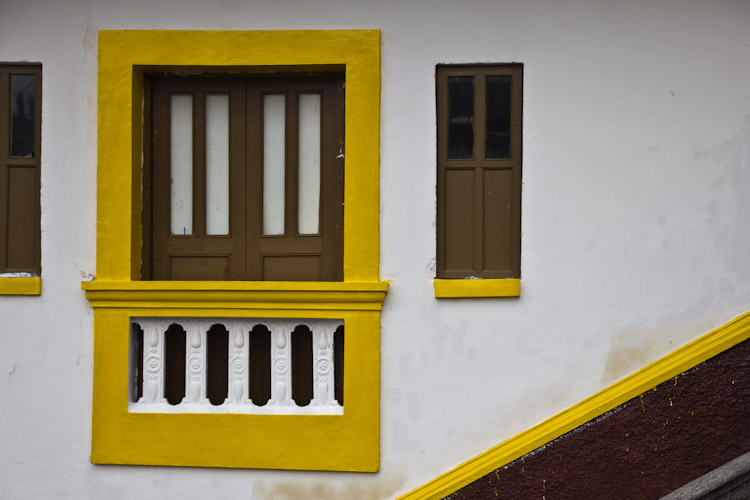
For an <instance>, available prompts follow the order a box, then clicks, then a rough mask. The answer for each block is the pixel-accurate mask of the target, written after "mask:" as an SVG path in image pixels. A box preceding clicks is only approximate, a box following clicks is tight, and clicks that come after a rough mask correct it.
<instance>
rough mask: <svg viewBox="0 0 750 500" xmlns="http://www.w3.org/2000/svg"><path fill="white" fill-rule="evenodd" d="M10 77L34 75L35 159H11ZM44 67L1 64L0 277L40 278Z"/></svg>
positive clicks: (16, 157)
mask: <svg viewBox="0 0 750 500" xmlns="http://www.w3.org/2000/svg"><path fill="white" fill-rule="evenodd" d="M11 75H33V76H34V77H35V84H34V126H33V134H34V140H33V156H31V157H29V156H11V152H12V151H11V128H12V125H11V109H12V106H11V102H10V100H11V95H10V91H11ZM41 150H42V66H41V64H25V63H0V273H2V274H6V273H8V274H11V273H13V274H15V273H25V274H24V275H31V276H40V275H41V271H42V269H41V236H40V235H41V230H40V199H39V192H40V166H41Z"/></svg>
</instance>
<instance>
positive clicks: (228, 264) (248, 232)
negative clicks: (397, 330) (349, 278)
mask: <svg viewBox="0 0 750 500" xmlns="http://www.w3.org/2000/svg"><path fill="white" fill-rule="evenodd" d="M144 88H145V89H146V90H145V92H146V94H145V95H146V97H147V99H146V110H147V111H146V114H147V116H148V119H147V120H145V121H146V122H147V126H144V128H145V129H147V130H149V129H150V131H151V136H150V137H147V138H146V140H144V144H148V146H144V151H145V152H150V155H147V156H146V157H145V158H146V159H147V162H146V165H145V167H144V177H145V178H147V179H148V182H144V197H145V198H147V200H146V201H145V202H144V214H143V228H144V245H143V262H144V269H143V271H142V276H143V277H144V279H172V280H297V281H300V280H302V281H318V280H325V281H340V280H342V279H343V235H342V233H343V154H339V152H341V153H343V131H344V124H343V103H344V93H343V85H342V77H341V76H339V75H315V76H297V77H290V76H283V77H277V78H272V77H269V76H267V75H253V74H248V75H233V76H227V75H223V76H218V75H214V76H210V75H206V76H203V77H191V78H180V77H156V76H153V77H149V78H147V84H146V85H145V86H144ZM180 94H181V95H190V96H192V98H193V231H192V234H189V235H173V234H171V228H170V207H171V202H170V188H171V178H170V150H169V148H170V137H171V133H170V109H169V106H170V97H171V96H172V95H180ZM214 94H222V95H227V96H228V97H229V110H230V116H229V120H230V126H229V136H230V137H229V156H230V158H229V170H230V174H229V175H230V180H229V186H230V195H229V197H230V203H229V211H230V215H229V219H230V231H229V234H228V235H207V234H206V196H205V192H206V174H205V156H206V143H205V135H206V113H205V101H206V96H207V95H214ZM268 94H281V95H284V96H285V99H286V132H285V134H286V142H285V144H286V149H285V162H286V166H285V190H286V192H285V207H284V212H285V224H284V226H285V230H284V234H282V235H272V236H266V235H263V232H262V220H263V213H262V210H263V141H262V137H263V96H264V95H268ZM302 94H319V95H320V96H321V151H320V154H321V163H320V168H321V185H320V200H321V201H320V220H319V228H320V230H319V233H318V234H314V235H306V234H305V235H301V234H298V230H297V225H298V221H297V202H298V193H299V186H298V184H299V182H298V177H299V176H298V156H299V152H298V149H299V141H298V133H299V131H298V121H299V107H298V105H297V103H298V100H299V96H300V95H302ZM146 209H148V211H147V210H146ZM217 255H224V256H228V257H227V258H226V259H225V260H224V261H222V262H221V263H220V262H219V260H218V259H217V257H216V256H217ZM191 259H192V261H191ZM269 259H270V260H269ZM190 262H193V263H194V264H191V263H190ZM279 263H281V264H279ZM279 265H283V268H284V269H283V270H282V271H280V272H278V271H277V268H278V267H279ZM192 268H195V272H192V271H191V269H192Z"/></svg>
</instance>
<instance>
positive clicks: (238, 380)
mask: <svg viewBox="0 0 750 500" xmlns="http://www.w3.org/2000/svg"><path fill="white" fill-rule="evenodd" d="M224 326H226V329H227V332H228V333H229V384H228V388H229V394H228V399H229V401H230V402H231V403H232V404H243V403H248V402H249V400H248V398H249V387H248V386H249V381H248V364H247V362H248V359H249V353H250V325H249V324H248V323H246V322H244V321H241V320H230V321H225V322H224Z"/></svg>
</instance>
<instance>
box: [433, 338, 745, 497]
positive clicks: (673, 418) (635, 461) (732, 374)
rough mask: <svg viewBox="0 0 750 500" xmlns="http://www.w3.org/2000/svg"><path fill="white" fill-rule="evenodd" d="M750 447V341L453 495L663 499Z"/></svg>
mask: <svg viewBox="0 0 750 500" xmlns="http://www.w3.org/2000/svg"><path fill="white" fill-rule="evenodd" d="M749 450H750V340H748V341H745V342H743V343H741V344H739V345H737V346H735V347H734V348H732V349H729V350H728V351H726V352H724V353H722V354H719V355H718V356H716V357H714V358H712V359H710V360H708V361H707V362H705V363H703V364H701V365H699V366H697V367H696V368H694V369H692V370H690V371H688V372H686V373H684V374H682V375H679V376H677V377H675V378H674V379H670V380H668V381H667V382H664V383H663V384H660V385H659V386H657V387H655V388H654V389H652V390H650V391H648V392H646V393H644V394H642V395H640V396H639V397H636V398H633V399H631V400H630V401H628V402H627V403H625V404H623V405H621V406H619V407H618V408H615V409H614V410H612V411H610V412H608V413H606V414H604V415H603V416H601V417H599V418H597V419H595V420H593V421H591V422H589V423H587V424H584V425H583V426H581V427H579V428H577V429H575V430H573V431H571V432H569V433H567V434H565V435H563V436H562V437H560V438H558V439H556V440H554V441H552V442H550V443H548V444H547V445H545V446H543V447H541V448H538V449H537V450H535V451H533V452H532V453H530V454H528V455H526V456H525V457H523V458H521V459H519V460H516V461H514V462H512V463H510V464H508V465H507V466H505V467H502V468H500V469H497V470H496V471H493V472H491V473H490V474H488V475H486V476H484V477H482V478H481V479H479V480H477V481H475V482H473V483H471V484H470V485H468V486H466V487H465V488H463V489H461V490H459V491H458V492H456V493H454V494H452V495H449V496H448V497H446V498H447V499H450V500H477V499H489V498H492V499H495V498H497V499H505V500H524V499H535V500H536V499H540V498H547V499H548V500H567V499H570V500H580V499H589V498H592V499H593V498H596V499H602V500H609V499H611V500H620V499H623V498H628V499H630V498H633V499H643V500H649V499H658V498H661V497H662V496H664V495H666V494H667V493H670V492H671V491H674V490H675V489H677V488H679V487H681V486H683V485H684V484H687V483H688V482H690V481H692V480H694V479H696V478H698V477H700V476H702V475H703V474H705V473H707V472H709V471H711V470H713V469H715V468H716V467H719V466H721V465H723V464H724V463H726V462H728V461H730V460H732V459H734V458H736V457H738V456H739V455H742V454H743V453H745V452H747V451H749Z"/></svg>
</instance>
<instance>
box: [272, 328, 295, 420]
mask: <svg viewBox="0 0 750 500" xmlns="http://www.w3.org/2000/svg"><path fill="white" fill-rule="evenodd" d="M266 326H267V327H268V329H269V330H270V331H271V401H270V404H271V405H274V406H295V403H294V400H293V399H292V326H291V323H289V322H288V321H285V322H281V321H270V322H266Z"/></svg>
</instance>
